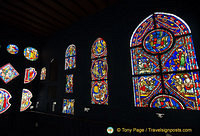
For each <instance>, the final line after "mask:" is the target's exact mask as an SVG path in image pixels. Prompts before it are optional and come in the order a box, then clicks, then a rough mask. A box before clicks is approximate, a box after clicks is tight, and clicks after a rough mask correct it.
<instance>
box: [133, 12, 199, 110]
mask: <svg viewBox="0 0 200 136" xmlns="http://www.w3.org/2000/svg"><path fill="white" fill-rule="evenodd" d="M151 17H153V18H154V19H153V20H152V19H151ZM152 21H153V24H152V26H151V27H147V28H146V29H142V30H141V28H144V26H147V24H151V23H152ZM154 25H155V26H154ZM139 32H140V35H138V33H139ZM130 47H131V59H132V61H131V63H132V75H133V90H134V101H135V106H136V107H154V108H166V109H190V110H191V109H192V110H200V106H199V105H200V98H199V97H198V94H200V89H199V88H200V84H199V82H200V81H199V72H198V70H199V67H198V65H197V59H196V54H195V49H194V44H193V41H192V36H191V30H190V28H189V26H188V25H187V24H186V23H185V22H184V21H183V20H182V19H181V18H179V17H177V16H175V15H173V14H169V13H161V12H156V13H154V14H153V15H150V16H149V17H148V18H146V19H145V20H144V21H142V22H141V23H140V24H139V26H138V27H137V28H136V29H135V31H134V33H133V35H132V37H131V42H130ZM173 72H174V73H173Z"/></svg>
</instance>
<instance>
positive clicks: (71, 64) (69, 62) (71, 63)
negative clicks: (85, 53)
mask: <svg viewBox="0 0 200 136" xmlns="http://www.w3.org/2000/svg"><path fill="white" fill-rule="evenodd" d="M73 68H76V57H69V58H66V59H65V70H67V69H73Z"/></svg>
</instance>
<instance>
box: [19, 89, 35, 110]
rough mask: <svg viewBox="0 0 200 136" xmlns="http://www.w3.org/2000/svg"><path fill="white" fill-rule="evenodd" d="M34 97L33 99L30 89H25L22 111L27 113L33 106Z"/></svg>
mask: <svg viewBox="0 0 200 136" xmlns="http://www.w3.org/2000/svg"><path fill="white" fill-rule="evenodd" d="M32 97H33V95H32V93H31V91H29V90H28V89H23V91H22V98H21V107H20V111H25V110H26V109H28V108H29V107H30V106H31V104H32V102H31V98H32Z"/></svg>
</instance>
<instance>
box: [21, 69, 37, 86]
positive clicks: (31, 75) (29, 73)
mask: <svg viewBox="0 0 200 136" xmlns="http://www.w3.org/2000/svg"><path fill="white" fill-rule="evenodd" d="M36 76H37V71H36V70H35V68H32V67H30V68H26V69H25V74H24V84H27V83H30V82H31V81H33V80H34V79H35V77H36Z"/></svg>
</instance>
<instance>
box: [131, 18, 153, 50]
mask: <svg viewBox="0 0 200 136" xmlns="http://www.w3.org/2000/svg"><path fill="white" fill-rule="evenodd" d="M152 29H154V22H153V15H150V16H148V17H147V18H145V19H144V20H143V21H142V22H141V23H140V24H139V25H138V26H137V28H136V29H135V31H134V32H133V35H132V37H131V41H130V46H131V47H134V46H137V45H140V44H142V39H143V36H144V35H145V34H146V33H147V32H149V31H151V30H152Z"/></svg>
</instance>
